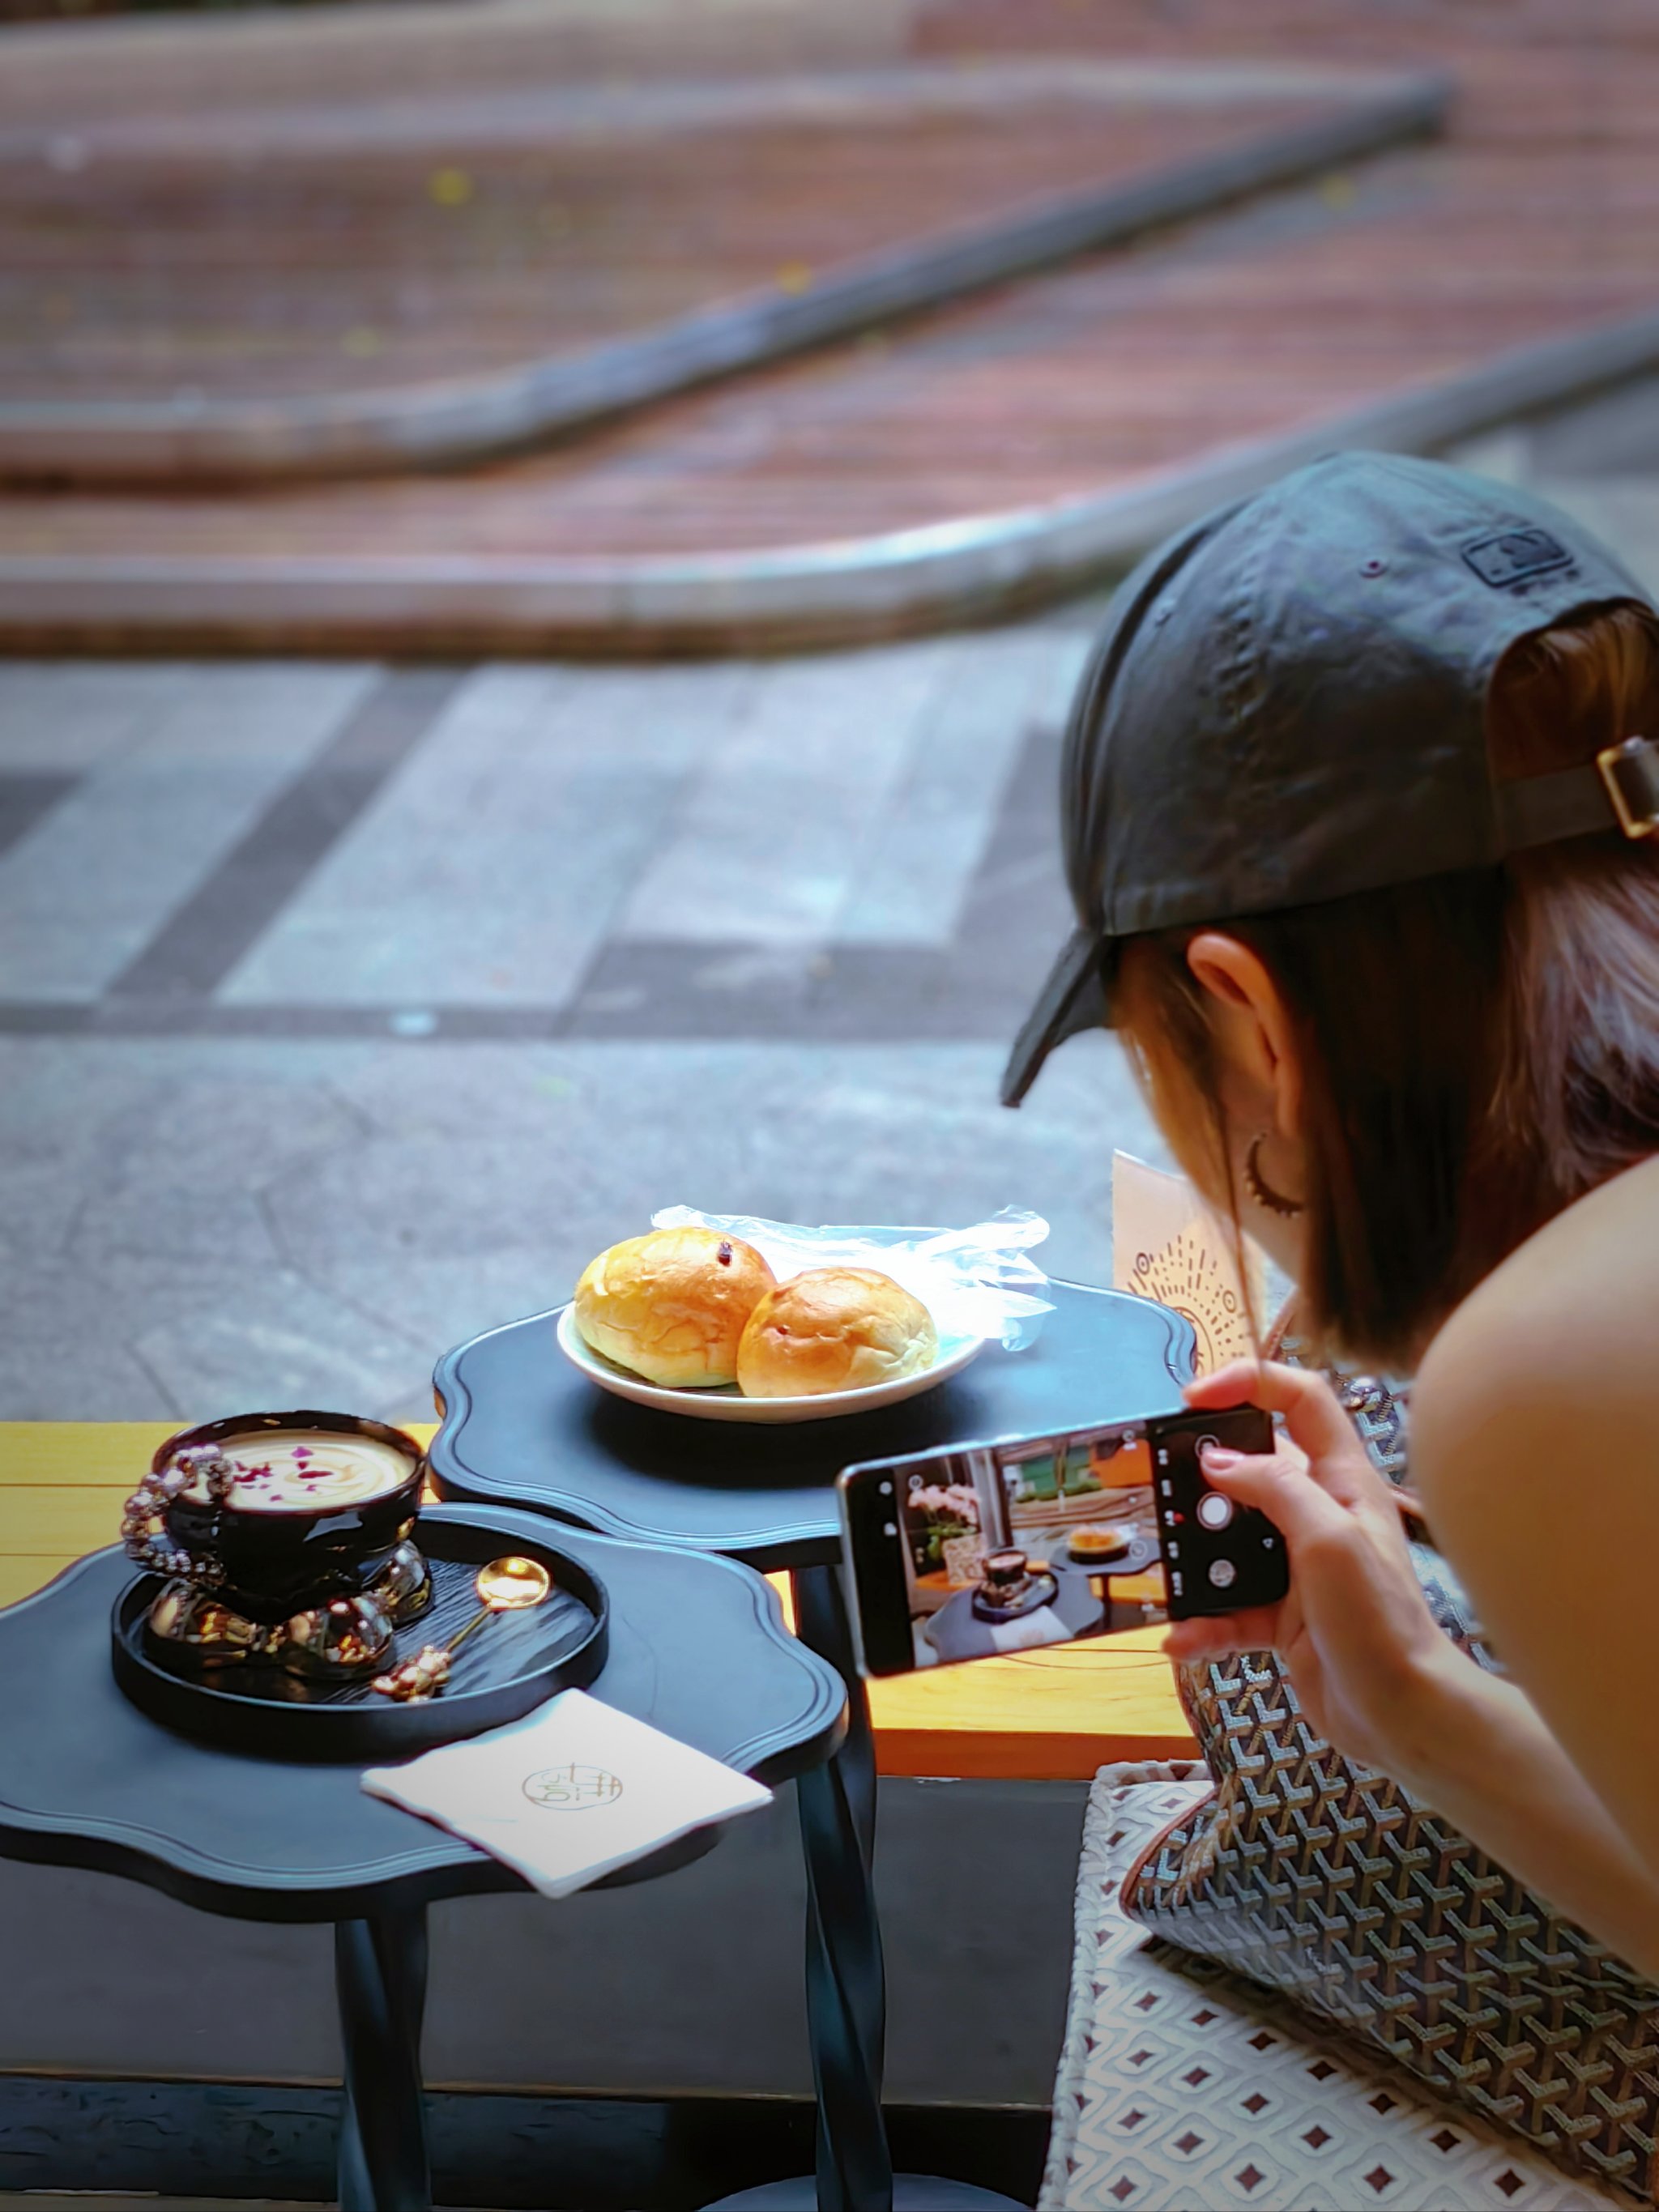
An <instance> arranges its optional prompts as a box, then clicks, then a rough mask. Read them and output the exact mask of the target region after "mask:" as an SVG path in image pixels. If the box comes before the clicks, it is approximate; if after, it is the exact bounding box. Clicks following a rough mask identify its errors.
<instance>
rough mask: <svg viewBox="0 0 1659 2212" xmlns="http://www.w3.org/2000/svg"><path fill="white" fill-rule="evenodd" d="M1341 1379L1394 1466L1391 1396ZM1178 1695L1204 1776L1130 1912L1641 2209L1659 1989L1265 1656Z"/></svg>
mask: <svg viewBox="0 0 1659 2212" xmlns="http://www.w3.org/2000/svg"><path fill="white" fill-rule="evenodd" d="M1334 1379H1335V1380H1336V1382H1337V1383H1338V1386H1339V1389H1340V1390H1341V1392H1342V1394H1343V1395H1344V1398H1345V1402H1346V1403H1347V1405H1348V1407H1349V1410H1350V1412H1351V1413H1352V1414H1354V1415H1355V1417H1356V1425H1357V1426H1358V1430H1359V1432H1360V1434H1361V1436H1362V1437H1363V1438H1364V1440H1365V1442H1366V1444H1367V1447H1368V1449H1370V1452H1371V1455H1372V1457H1373V1459H1374V1460H1375V1461H1376V1464H1377V1465H1378V1466H1379V1467H1380V1468H1382V1469H1383V1472H1384V1473H1385V1474H1388V1475H1389V1476H1390V1477H1391V1478H1392V1479H1394V1480H1399V1479H1400V1476H1401V1474H1402V1473H1403V1469H1404V1461H1405V1435H1404V1425H1403V1413H1402V1409H1401V1398H1400V1395H1399V1394H1398V1393H1395V1392H1391V1391H1389V1390H1388V1389H1385V1388H1384V1387H1383V1385H1381V1384H1379V1383H1375V1382H1372V1381H1370V1380H1369V1379H1367V1378H1363V1377H1362V1378H1358V1379H1356V1378H1353V1377H1349V1376H1337V1377H1335V1378H1334ZM1413 1559H1414V1560H1415V1563H1416V1565H1417V1570H1418V1575H1419V1579H1420V1580H1421V1581H1422V1583H1423V1584H1424V1586H1425V1591H1426V1593H1427V1595H1428V1597H1429V1601H1430V1604H1431V1607H1432V1609H1433V1611H1434V1613H1435V1616H1436V1618H1437V1620H1438V1621H1439V1622H1440V1625H1441V1626H1442V1627H1443V1628H1444V1629H1445V1630H1446V1632H1448V1634H1449V1635H1452V1636H1453V1637H1455V1638H1456V1639H1457V1640H1458V1641H1459V1642H1460V1643H1462V1644H1463V1645H1464V1647H1465V1648H1466V1649H1468V1650H1472V1651H1473V1652H1474V1656H1476V1657H1477V1658H1479V1659H1480V1660H1481V1661H1482V1662H1483V1663H1485V1664H1487V1665H1491V1664H1492V1663H1494V1662H1492V1657H1491V1655H1490V1654H1489V1653H1487V1652H1486V1650H1485V1649H1484V1647H1483V1646H1482V1645H1481V1644H1480V1638H1479V1634H1478V1631H1477V1630H1476V1628H1475V1626H1474V1623H1473V1621H1472V1620H1471V1618H1470V1616H1469V1612H1468V1604H1467V1601H1466V1600H1465V1599H1464V1597H1463V1595H1462V1591H1461V1590H1460V1589H1459V1588H1458V1586H1457V1583H1456V1581H1455V1577H1453V1576H1452V1575H1451V1572H1450V1571H1449V1568H1448V1567H1447V1565H1446V1564H1445V1562H1444V1561H1443V1560H1441V1559H1438V1558H1437V1555H1436V1553H1434V1552H1433V1551H1431V1549H1430V1548H1429V1547H1428V1546H1427V1545H1425V1544H1421V1543H1417V1544H1413ZM1181 1688H1182V1702H1183V1704H1184V1705H1185V1706H1186V1708H1187V1711H1188V1717H1189V1718H1190V1720H1191V1722H1192V1724H1193V1730H1194V1735H1196V1736H1197V1738H1198V1740H1199V1746H1200V1749H1201V1750H1202V1752H1203V1753H1204V1757H1205V1760H1206V1765H1207V1766H1208V1769H1209V1771H1210V1774H1211V1775H1212V1778H1213V1780H1214V1785H1215V1786H1214V1788H1213V1790H1210V1791H1206V1792H1205V1793H1204V1795H1203V1796H1202V1799H1201V1801H1194V1802H1193V1803H1192V1804H1190V1805H1188V1806H1185V1807H1183V1808H1180V1812H1179V1814H1178V1816H1177V1817H1176V1818H1175V1819H1174V1820H1172V1821H1171V1822H1170V1824H1169V1826H1167V1828H1166V1830H1165V1832H1164V1833H1163V1834H1161V1835H1159V1836H1158V1837H1157V1838H1154V1839H1153V1841H1152V1846H1151V1847H1150V1848H1149V1849H1148V1850H1146V1853H1145V1854H1144V1856H1143V1857H1142V1858H1141V1860H1140V1861H1139V1863H1136V1864H1134V1865H1133V1866H1131V1867H1129V1868H1128V1869H1126V1878H1125V1884H1124V1899H1123V1901H1124V1904H1125V1906H1126V1908H1127V1911H1128V1912H1129V1913H1130V1914H1131V1916H1132V1917H1133V1918H1135V1919H1137V1920H1139V1921H1140V1922H1141V1923H1143V1924H1144V1925H1145V1926H1146V1927H1147V1928H1150V1929H1155V1930H1156V1931H1157V1932H1158V1934H1160V1935H1162V1936H1165V1937H1167V1938H1168V1939H1169V1940H1170V1941H1171V1942H1176V1943H1180V1944H1182V1945H1183V1946H1185V1947H1186V1948H1188V1949H1191V1950H1194V1951H1200V1952H1202V1953H1204V1954H1206V1956H1207V1957H1211V1958H1213V1959H1216V1960H1220V1961H1222V1962H1223V1963H1225V1964H1226V1965H1228V1966H1233V1967H1236V1968H1237V1969H1238V1970H1239V1971H1240V1972H1243V1973H1246V1974H1249V1975H1250V1976H1252V1977H1253V1978H1255V1979H1256V1980H1258V1981H1261V1982H1264V1983H1267V1984H1269V1985H1270V1986H1272V1987H1273V1988H1277V1989H1280V1990H1285V1991H1286V1992H1287V1993H1288V1994H1289V1995H1291V1996H1295V1997H1297V1998H1298V1999H1300V2000H1301V2001H1302V2002H1304V2003H1305V2004H1307V2005H1309V2006H1310V2007H1313V2008H1316V2010H1317V2011H1318V2012H1319V2013H1320V2014H1321V2015H1322V2016H1323V2017H1324V2018H1326V2019H1327V2020H1328V2021H1332V2022H1335V2023H1340V2024H1342V2025H1343V2026H1344V2027H1346V2028H1347V2030H1348V2031H1349V2033H1353V2034H1358V2035H1360V2036H1362V2037H1364V2038H1365V2039H1367V2040H1368V2041H1369V2042H1370V2043H1371V2044H1373V2045H1376V2047H1377V2048H1378V2049H1379V2050H1381V2051H1386V2052H1387V2053H1388V2054H1389V2057H1392V2058H1394V2059H1395V2060H1397V2061H1398V2062H1399V2063H1400V2064H1401V2065H1402V2066H1404V2067H1407V2068H1409V2069H1411V2070H1412V2071H1413V2073H1415V2074H1418V2075H1421V2076H1422V2078H1423V2079H1424V2080H1425V2081H1430V2082H1431V2083H1433V2084H1434V2085H1435V2087H1437V2089H1438V2090H1440V2091H1441V2092H1442V2093H1443V2094H1445V2095H1447V2096H1449V2097H1450V2098H1452V2099H1454V2100H1455V2101H1456V2102H1457V2103H1459V2104H1460V2105H1462V2106H1464V2107H1465V2108H1466V2109H1467V2110H1468V2111H1471V2112H1474V2113H1477V2114H1478V2115H1480V2117H1481V2118H1483V2119H1486V2120H1490V2121H1492V2122H1495V2123H1496V2124H1498V2125H1500V2126H1502V2127H1504V2128H1507V2129H1512V2130H1514V2131H1515V2133H1516V2136H1519V2137H1520V2138H1522V2139H1523V2140H1524V2141H1525V2142H1527V2143H1528V2145H1529V2146H1531V2147H1532V2148H1534V2149H1535V2150H1538V2151H1541V2152H1543V2153H1545V2154H1548V2155H1550V2156H1552V2157H1553V2158H1554V2159H1556V2160H1558V2161H1559V2163H1560V2164H1561V2165H1563V2166H1565V2168H1567V2169H1568V2170H1569V2171H1572V2172H1578V2173H1581V2174H1583V2175H1584V2176H1585V2177H1586V2178H1587V2179H1589V2180H1590V2181H1591V2182H1592V2183H1595V2184H1596V2185H1605V2184H1607V2183H1609V2182H1611V2183H1615V2184H1617V2185H1619V2187H1620V2189H1621V2190H1623V2191H1626V2192H1628V2199H1633V2200H1634V2201H1635V2202H1637V2203H1643V2204H1652V2203H1654V2202H1655V2195H1656V2189H1659V2156H1656V2140H1655V2139H1656V2136H1659V1988H1656V1987H1655V1985H1654V1984H1652V1983H1650V1982H1648V1981H1646V1980H1644V1978H1642V1977H1641V1976H1640V1975H1638V1973H1637V1972H1635V1971H1634V1969H1633V1968H1632V1967H1629V1966H1626V1965H1625V1964H1624V1963H1623V1961H1622V1960H1620V1959H1618V1958H1616V1957H1614V1956H1613V1954H1612V1953H1610V1952H1609V1951H1607V1949H1606V1948H1604V1947H1603V1946H1602V1945H1601V1944H1600V1943H1598V1942H1596V1941H1595V1939H1594V1938H1593V1937H1591V1936H1589V1935H1587V1934H1586V1933H1585V1932H1584V1930H1583V1929H1581V1928H1579V1927H1577V1926H1576V1925H1575V1924H1574V1923H1572V1922H1571V1921H1568V1920H1565V1919H1563V1918H1562V1917H1560V1916H1559V1914H1558V1913H1556V1912H1555V1911H1553V1908H1552V1907H1551V1906H1550V1905H1548V1904H1547V1903H1546V1902H1545V1901H1544V1900H1543V1899H1540V1898H1538V1897H1535V1896H1534V1895H1532V1894H1531V1893H1529V1892H1528V1890H1527V1889H1526V1888H1525V1887H1523V1886H1522V1883H1521V1882H1520V1881H1517V1880H1516V1877H1515V1876H1514V1875H1510V1873H1508V1872H1507V1871H1506V1870H1505V1869H1504V1868H1503V1867H1501V1866H1498V1865H1497V1864H1496V1863H1494V1862H1493V1861H1492V1860H1491V1859H1489V1858H1487V1857H1486V1856H1485V1854H1484V1853H1483V1852H1481V1851H1480V1850H1477V1849H1476V1848H1475V1846H1474V1844H1472V1843H1470V1842H1469V1840H1468V1838H1467V1837H1465V1836H1463V1835H1462V1834H1460V1833H1459V1832H1458V1831H1457V1830H1456V1829H1455V1828H1454V1827H1453V1826H1451V1825H1450V1824H1449V1822H1447V1821H1444V1820H1440V1819H1439V1818H1438V1817H1437V1815H1436V1814H1432V1813H1430V1812H1428V1811H1425V1809H1424V1808H1421V1807H1420V1806H1419V1805H1418V1804H1417V1803H1416V1802H1414V1801H1413V1799H1412V1798H1411V1797H1410V1796H1408V1795H1407V1792H1406V1791H1405V1790H1401V1789H1400V1788H1398V1787H1397V1786H1396V1785H1395V1784H1394V1783H1392V1782H1390V1781H1389V1779H1388V1778H1386V1777H1385V1776H1383V1775H1381V1774H1376V1773H1373V1772H1370V1771H1367V1770H1366V1769H1364V1768H1363V1767H1358V1766H1355V1765H1352V1763H1351V1762H1350V1761H1348V1760H1347V1759H1343V1758H1342V1757H1341V1756H1340V1754H1339V1753H1337V1752H1335V1751H1334V1750H1333V1749H1332V1748H1331V1747H1330V1745H1329V1744H1328V1743H1326V1742H1324V1741H1322V1739H1321V1738H1320V1737H1319V1736H1317V1735H1316V1734H1315V1733H1314V1731H1313V1729H1311V1728H1310V1726H1309V1725H1308V1723H1307V1722H1306V1721H1305V1720H1304V1718H1303V1717H1302V1714H1301V1711H1300V1710H1299V1708H1298V1707H1297V1702H1296V1693H1295V1692H1294V1691H1293V1689H1292V1688H1291V1684H1290V1682H1289V1680H1288V1679H1287V1678H1286V1677H1285V1674H1284V1672H1283V1670H1282V1669H1281V1668H1280V1666H1279V1662H1278V1660H1277V1659H1276V1658H1274V1656H1273V1654H1272V1653H1270V1652H1258V1653H1255V1654H1254V1655H1252V1656H1247V1657H1244V1658H1243V1659H1237V1660H1229V1661H1227V1662H1225V1663H1219V1664H1216V1663H1212V1664H1209V1665H1206V1666H1199V1667H1192V1668H1183V1669H1182V1670H1181ZM1628 2199H1627V2201H1628ZM1355 2201H1356V2202H1362V2201H1364V2200H1363V2199H1358V2198H1357V2199H1356V2200H1355Z"/></svg>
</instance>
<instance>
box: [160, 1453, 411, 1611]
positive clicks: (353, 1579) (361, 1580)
mask: <svg viewBox="0 0 1659 2212" xmlns="http://www.w3.org/2000/svg"><path fill="white" fill-rule="evenodd" d="M296 1431H297V1432H299V1433H301V1435H303V1436H306V1437H311V1436H314V1437H316V1438H317V1451H318V1453H319V1455H325V1453H326V1450H327V1445H328V1440H329V1439H330V1438H331V1437H351V1438H355V1439H360V1440H362V1441H366V1442H368V1443H373V1444H375V1445H377V1446H379V1447H380V1448H382V1449H384V1450H385V1451H386V1453H387V1454H388V1455H395V1457H396V1459H397V1460H398V1462H401V1464H402V1466H403V1468H404V1473H403V1474H401V1476H400V1477H399V1478H398V1479H397V1480H393V1481H392V1483H391V1485H390V1486H388V1487H387V1488H385V1489H383V1490H379V1491H376V1492H374V1494H373V1495H372V1496H369V1497H366V1498H353V1499H350V1500H349V1501H347V1502H343V1503H341V1502H336V1503H332V1504H331V1503H330V1502H329V1499H328V1498H327V1495H326V1490H327V1484H326V1480H325V1478H324V1477H322V1476H320V1475H319V1476H317V1477H314V1478H309V1477H306V1476H304V1475H301V1476H299V1477H297V1478H295V1477H294V1476H292V1475H290V1476H289V1480H290V1481H291V1482H293V1483H294V1484H295V1487H296V1489H299V1490H301V1491H303V1488H304V1486H305V1484H306V1483H307V1481H308V1480H309V1481H314V1483H315V1488H316V1495H315V1496H305V1495H297V1496H295V1498H294V1500H293V1502H291V1503H289V1502H288V1501H286V1500H284V1501H283V1502H282V1503H281V1504H273V1503H271V1502H270V1499H269V1498H266V1499H265V1501H264V1502H262V1503H260V1504H257V1505H252V1504H249V1503H248V1496H249V1485H248V1484H247V1482H246V1479H244V1480H239V1481H231V1482H229V1483H226V1482H225V1481H224V1480H223V1479H222V1474H221V1475H218V1476H216V1472H215V1470H216V1462H219V1455H220V1454H221V1452H223V1453H225V1454H234V1456H235V1459H236V1460H237V1461H238V1462H248V1461H249V1460H250V1459H252V1460H253V1461H254V1462H255V1463H256V1464H257V1462H258V1451H259V1448H260V1445H261V1443H262V1442H263V1440H264V1438H265V1437H275V1436H276V1435H277V1434H279V1433H282V1434H292V1433H294V1432H296ZM425 1474H426V1455H425V1454H424V1452H423V1451H422V1449H421V1447H420V1445H419V1444H418V1443H416V1441H415V1439H414V1437H410V1436H407V1435H405V1434H404V1431H403V1430H401V1429H394V1428H391V1427H389V1426H388V1425H386V1423H385V1422H384V1421H371V1420H367V1419H362V1418H361V1417H359V1416H358V1415H356V1414H355V1413H314V1412H311V1411H305V1412H300V1413H238V1414H234V1415H232V1416H231V1417H230V1418H229V1419H226V1420H221V1421H206V1422H204V1423H203V1424H202V1425H200V1426H199V1427H197V1428H193V1429H181V1430H180V1431H179V1433H178V1434H177V1435H176V1436H172V1437H168V1438H167V1442H166V1443H164V1444H163V1445H162V1446H161V1449H160V1450H159V1451H158V1452H157V1453H156V1454H155V1458H154V1460H153V1461H152V1462H151V1463H150V1473H149V1476H148V1477H147V1478H146V1480H145V1481H144V1482H143V1484H142V1485H141V1486H140V1487H139V1488H138V1490H137V1492H135V1493H134V1495H133V1497H132V1498H131V1499H130V1500H129V1501H128V1505H127V1512H126V1518H125V1521H124V1522H123V1523H122V1532H121V1533H122V1535H123V1537H124V1539H125V1543H126V1547H127V1551H128V1553H129V1554H130V1555H131V1557H132V1558H133V1559H137V1560H139V1561H141V1562H142V1563H143V1565H146V1566H149V1567H151V1568H152V1569H154V1570H155V1571H156V1572H157V1573H160V1574H166V1575H170V1576H173V1577H177V1578H179V1579H182V1580H183V1581H185V1582H189V1583H193V1584H195V1585H196V1586H197V1588H199V1589H210V1590H211V1591H212V1592H213V1593H214V1595H215V1596H216V1598H217V1599H218V1600H219V1601H221V1602H222V1604H223V1605H225V1606H227V1607H230V1608H231V1609H232V1610H234V1612H236V1613H240V1614H242V1615H243V1616H245V1617H246V1619H247V1620H254V1621H262V1622H266V1623H270V1622H276V1621H280V1620H287V1619H288V1618H289V1615H290V1614H292V1613H296V1612H298V1611H301V1610H302V1609H304V1608H307V1607H312V1606H315V1605H318V1604H321V1603H324V1602H325V1601H327V1600H329V1599H331V1598H335V1597H350V1596H355V1595H356V1594H357V1593H358V1592H359V1591H360V1590H362V1589H366V1588H367V1587H368V1584H369V1583H372V1582H373V1581H374V1578H375V1577H376V1576H377V1575H379V1574H380V1571H381V1570H382V1569H383V1568H384V1567H385V1566H386V1563H387V1561H388V1560H389V1559H391V1556H392V1553H393V1552H394V1551H395V1550H396V1549H397V1547H398V1545H399V1544H400V1543H402V1542H403V1541H404V1538H405V1537H407V1536H408V1535H409V1534H410V1532H411V1530H412V1529H413V1528H414V1525H415V1519H416V1514H417V1513H418V1511H419V1510H420V1498H421V1485H422V1480H423V1479H424V1476H425ZM239 1491H240V1492H242V1499H241V1502H239V1498H238V1492H239Z"/></svg>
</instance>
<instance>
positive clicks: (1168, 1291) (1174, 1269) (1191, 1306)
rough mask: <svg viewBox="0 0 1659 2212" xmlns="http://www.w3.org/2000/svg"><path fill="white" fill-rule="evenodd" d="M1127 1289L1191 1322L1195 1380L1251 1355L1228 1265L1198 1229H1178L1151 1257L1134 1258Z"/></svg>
mask: <svg viewBox="0 0 1659 2212" xmlns="http://www.w3.org/2000/svg"><path fill="white" fill-rule="evenodd" d="M1128 1287H1129V1288H1130V1289H1131V1290H1132V1291H1134V1293H1135V1294H1136V1296H1137V1297H1143V1298H1154V1299H1156V1300H1157V1302H1158V1304H1159V1305H1161V1306H1170V1307H1171V1308H1173V1310H1175V1311H1176V1313H1178V1314H1179V1315H1181V1316H1182V1319H1183V1320H1185V1321H1189V1322H1191V1323H1192V1325H1193V1327H1194V1329H1195V1330H1196V1332H1197V1334H1198V1372H1199V1373H1200V1375H1207V1374H1209V1373H1210V1372H1211V1371H1212V1369H1214V1368H1217V1367H1225V1364H1227V1362H1228V1361H1229V1360H1230V1359H1237V1358H1240V1357H1241V1356H1243V1355H1247V1354H1249V1352H1253V1351H1254V1350H1255V1346H1254V1344H1253V1343H1252V1341H1251V1337H1250V1319H1249V1313H1248V1312H1247V1311H1246V1310H1245V1305H1244V1301H1243V1298H1242V1297H1240V1296H1239V1293H1238V1286H1237V1272H1236V1270H1235V1268H1234V1266H1233V1263H1232V1261H1231V1259H1230V1258H1229V1257H1228V1255H1227V1254H1226V1253H1225V1251H1224V1250H1223V1249H1221V1247H1220V1246H1219V1244H1218V1243H1217V1241H1216V1239H1215V1237H1214V1236H1213V1235H1212V1234H1209V1233H1207V1232H1206V1231H1203V1230H1201V1229H1183V1230H1182V1231H1181V1232H1180V1234H1179V1235H1178V1236H1176V1237H1171V1238H1170V1242H1169V1243H1167V1244H1161V1245H1159V1247H1158V1249H1157V1250H1156V1251H1155V1252H1137V1253H1136V1255H1135V1263H1134V1268H1133V1273H1132V1275H1131V1278H1130V1281H1129V1285H1128Z"/></svg>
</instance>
